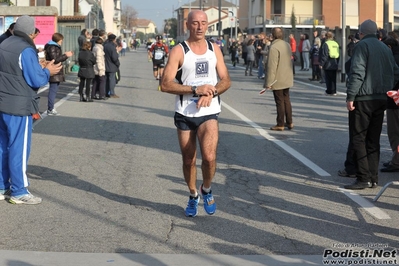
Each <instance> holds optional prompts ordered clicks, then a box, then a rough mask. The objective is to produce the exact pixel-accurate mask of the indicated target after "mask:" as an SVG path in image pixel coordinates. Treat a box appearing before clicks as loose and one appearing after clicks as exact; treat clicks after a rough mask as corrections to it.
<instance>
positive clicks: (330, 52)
mask: <svg viewBox="0 0 399 266" xmlns="http://www.w3.org/2000/svg"><path fill="white" fill-rule="evenodd" d="M326 39H327V40H326V42H325V44H324V45H323V46H322V47H321V51H320V68H321V69H323V70H324V73H325V79H326V87H327V89H326V92H325V93H326V95H330V96H331V95H337V71H338V63H339V44H338V43H337V42H336V41H335V40H334V33H332V32H328V33H327V35H326Z"/></svg>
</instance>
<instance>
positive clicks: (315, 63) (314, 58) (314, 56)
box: [309, 37, 321, 81]
mask: <svg viewBox="0 0 399 266" xmlns="http://www.w3.org/2000/svg"><path fill="white" fill-rule="evenodd" d="M320 45H321V40H320V38H319V37H316V39H315V40H314V44H313V46H312V48H311V49H310V52H309V53H310V60H311V63H312V64H311V65H312V78H310V79H309V80H310V81H315V80H319V79H320V76H321V73H320V61H319V53H320Z"/></svg>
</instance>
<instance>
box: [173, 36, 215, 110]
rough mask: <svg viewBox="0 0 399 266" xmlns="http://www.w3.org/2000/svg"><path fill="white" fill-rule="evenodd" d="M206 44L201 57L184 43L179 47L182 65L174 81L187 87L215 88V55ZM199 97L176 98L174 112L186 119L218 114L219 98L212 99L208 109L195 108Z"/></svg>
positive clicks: (181, 96) (179, 96)
mask: <svg viewBox="0 0 399 266" xmlns="http://www.w3.org/2000/svg"><path fill="white" fill-rule="evenodd" d="M206 42H207V46H208V49H207V50H206V53H205V54H203V55H197V54H194V53H193V52H192V51H191V49H190V47H189V46H188V44H187V43H186V42H184V43H181V44H180V47H181V48H182V49H183V52H184V60H183V65H182V66H181V67H180V68H179V70H178V73H177V76H176V79H177V80H178V81H179V83H180V84H183V85H188V86H197V87H198V86H201V85H204V84H211V85H213V86H215V85H216V84H217V82H218V77H217V72H216V61H217V60H216V55H215V52H214V51H213V46H212V43H211V42H209V41H206ZM198 99H199V97H198V96H194V95H192V94H184V95H177V96H176V104H175V111H176V112H177V113H179V114H182V115H184V116H187V117H201V116H206V115H212V114H217V113H220V111H221V103H220V97H219V96H217V97H214V98H213V99H212V102H211V105H210V106H209V107H201V108H199V109H198V108H197V102H198Z"/></svg>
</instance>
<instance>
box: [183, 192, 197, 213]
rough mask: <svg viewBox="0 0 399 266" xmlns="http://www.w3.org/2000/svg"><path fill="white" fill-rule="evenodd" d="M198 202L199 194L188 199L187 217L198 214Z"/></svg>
mask: <svg viewBox="0 0 399 266" xmlns="http://www.w3.org/2000/svg"><path fill="white" fill-rule="evenodd" d="M198 203H199V195H198V196H197V197H196V198H194V197H191V196H190V198H189V199H188V203H187V208H186V216H187V217H195V216H197V214H198Z"/></svg>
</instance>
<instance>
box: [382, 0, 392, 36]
mask: <svg viewBox="0 0 399 266" xmlns="http://www.w3.org/2000/svg"><path fill="white" fill-rule="evenodd" d="M383 28H384V30H386V31H387V32H389V31H391V30H392V29H390V27H389V0H384V25H383Z"/></svg>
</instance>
